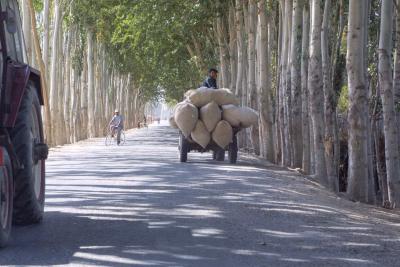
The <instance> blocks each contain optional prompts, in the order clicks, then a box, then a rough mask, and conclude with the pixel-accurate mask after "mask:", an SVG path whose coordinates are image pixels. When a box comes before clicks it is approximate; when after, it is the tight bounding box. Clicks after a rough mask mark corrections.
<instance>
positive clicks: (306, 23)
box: [301, 3, 311, 174]
mask: <svg viewBox="0 0 400 267" xmlns="http://www.w3.org/2000/svg"><path fill="white" fill-rule="evenodd" d="M309 37H310V12H309V5H308V3H307V4H305V5H304V7H303V34H302V38H303V39H302V48H301V50H302V52H301V53H302V56H301V101H302V116H301V117H302V138H303V162H302V169H303V171H304V172H305V173H306V174H310V173H311V162H310V161H311V159H310V157H311V156H310V145H311V144H310V125H309V105H308V103H309V102H308V86H307V82H308V56H309V53H308V50H309V46H310V38H309Z"/></svg>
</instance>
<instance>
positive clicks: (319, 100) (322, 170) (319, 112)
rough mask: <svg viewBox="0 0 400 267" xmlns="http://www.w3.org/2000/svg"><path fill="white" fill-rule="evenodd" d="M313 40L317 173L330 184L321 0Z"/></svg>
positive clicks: (311, 79) (315, 13)
mask: <svg viewBox="0 0 400 267" xmlns="http://www.w3.org/2000/svg"><path fill="white" fill-rule="evenodd" d="M311 3H312V12H311V14H312V16H311V42H310V62H309V76H308V87H309V90H310V104H311V119H312V124H313V134H314V136H313V141H314V154H315V175H316V176H317V178H318V179H319V180H320V182H321V183H322V184H324V185H328V181H327V177H326V176H327V175H326V165H325V150H324V143H323V135H324V117H323V114H324V113H323V100H324V95H323V92H322V90H321V88H322V71H321V67H322V66H321V1H320V0H312V2H311Z"/></svg>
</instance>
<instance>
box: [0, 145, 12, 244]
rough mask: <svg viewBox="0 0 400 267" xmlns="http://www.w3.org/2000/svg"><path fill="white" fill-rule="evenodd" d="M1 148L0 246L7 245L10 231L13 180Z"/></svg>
mask: <svg viewBox="0 0 400 267" xmlns="http://www.w3.org/2000/svg"><path fill="white" fill-rule="evenodd" d="M0 149H1V150H3V161H4V166H0V248H2V247H5V246H6V245H7V242H8V239H9V237H10V233H11V225H12V217H13V216H12V215H13V214H12V213H13V194H14V181H13V176H12V166H11V161H10V158H9V156H8V153H7V151H6V150H5V149H4V148H0Z"/></svg>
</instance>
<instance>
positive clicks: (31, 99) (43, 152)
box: [11, 84, 48, 225]
mask: <svg viewBox="0 0 400 267" xmlns="http://www.w3.org/2000/svg"><path fill="white" fill-rule="evenodd" d="M11 139H12V142H13V145H14V148H15V151H16V154H17V156H18V159H19V161H20V163H21V165H22V168H21V169H20V170H18V171H17V174H16V175H15V195H14V214H13V215H14V218H13V221H14V223H15V224H20V225H26V224H32V223H38V222H40V221H41V220H42V218H43V211H44V190H45V161H44V160H45V159H46V158H47V152H48V148H47V146H46V145H45V144H44V140H43V139H44V138H43V124H42V117H41V113H40V103H39V98H38V95H37V93H36V90H35V88H34V87H33V85H31V84H28V86H27V88H26V90H25V94H24V96H23V98H22V101H21V106H20V109H19V112H18V116H17V120H16V123H15V127H14V128H13V130H12V132H11Z"/></svg>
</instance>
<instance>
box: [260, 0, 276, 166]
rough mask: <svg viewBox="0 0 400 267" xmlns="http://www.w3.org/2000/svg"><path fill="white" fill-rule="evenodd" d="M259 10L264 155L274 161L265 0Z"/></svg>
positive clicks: (262, 0) (269, 46)
mask: <svg viewBox="0 0 400 267" xmlns="http://www.w3.org/2000/svg"><path fill="white" fill-rule="evenodd" d="M258 10H259V24H260V47H259V59H260V84H259V88H258V94H259V108H260V120H261V125H260V129H261V132H262V142H260V144H263V146H264V147H263V149H262V151H264V156H265V158H266V159H267V160H268V161H270V162H274V161H275V160H274V157H275V149H274V134H273V118H272V114H273V113H272V105H271V100H270V99H271V95H272V93H271V90H272V88H271V70H270V59H269V57H270V51H271V44H270V43H269V38H268V35H269V32H270V31H268V18H267V14H266V9H265V0H261V1H260V2H258Z"/></svg>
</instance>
